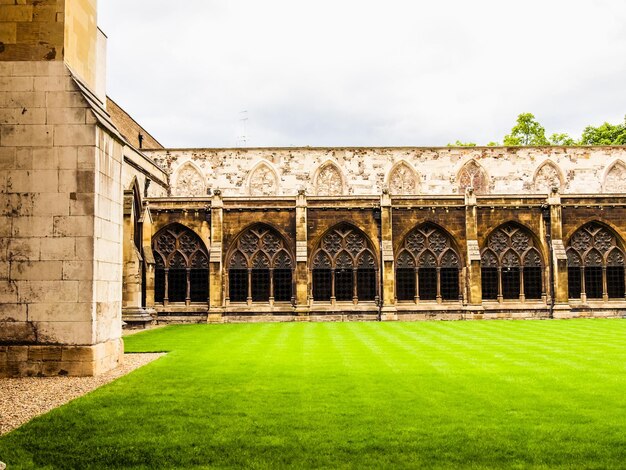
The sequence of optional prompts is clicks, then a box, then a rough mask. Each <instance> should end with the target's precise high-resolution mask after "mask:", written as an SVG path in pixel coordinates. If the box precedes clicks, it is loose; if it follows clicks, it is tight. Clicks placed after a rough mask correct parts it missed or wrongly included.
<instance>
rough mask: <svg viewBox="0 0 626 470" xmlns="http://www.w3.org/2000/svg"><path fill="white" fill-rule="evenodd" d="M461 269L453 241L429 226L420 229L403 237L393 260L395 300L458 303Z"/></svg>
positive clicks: (422, 226)
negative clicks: (451, 301)
mask: <svg viewBox="0 0 626 470" xmlns="http://www.w3.org/2000/svg"><path fill="white" fill-rule="evenodd" d="M461 267H462V263H461V257H460V255H459V251H458V249H457V247H456V244H455V243H454V240H453V238H452V237H451V236H450V235H449V234H448V233H447V232H446V231H445V230H443V229H442V228H440V227H438V226H436V225H434V224H432V223H430V222H428V223H425V224H423V225H420V226H418V227H416V228H414V229H413V230H411V231H410V232H409V233H408V234H407V235H406V237H405V238H404V240H403V242H402V245H401V246H400V248H399V250H398V254H397V256H396V282H397V287H396V297H397V299H398V300H400V301H403V300H413V301H415V302H418V301H419V300H420V299H422V300H437V301H439V302H440V301H442V300H455V301H458V300H459V299H460V298H462V295H461V286H460V276H459V270H460V268H461Z"/></svg>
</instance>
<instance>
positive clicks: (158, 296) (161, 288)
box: [154, 268, 165, 302]
mask: <svg viewBox="0 0 626 470" xmlns="http://www.w3.org/2000/svg"><path fill="white" fill-rule="evenodd" d="M164 297H165V270H164V269H163V268H156V269H155V270H154V301H155V302H163V300H164Z"/></svg>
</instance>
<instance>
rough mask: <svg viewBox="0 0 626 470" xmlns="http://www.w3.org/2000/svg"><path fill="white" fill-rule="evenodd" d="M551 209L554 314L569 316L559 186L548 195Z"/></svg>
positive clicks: (560, 316)
mask: <svg viewBox="0 0 626 470" xmlns="http://www.w3.org/2000/svg"><path fill="white" fill-rule="evenodd" d="M548 206H549V210H550V240H551V245H552V253H550V256H551V257H552V269H553V274H552V277H553V285H552V287H551V289H553V290H554V292H551V294H550V295H551V297H552V302H553V304H554V307H553V316H554V317H555V318H567V317H569V316H571V308H570V306H569V301H568V286H567V255H566V253H565V246H564V244H563V222H562V216H561V196H560V194H559V191H558V188H556V187H555V188H552V191H551V193H550V195H549V196H548ZM547 276H548V279H547V282H550V271H549V270H547Z"/></svg>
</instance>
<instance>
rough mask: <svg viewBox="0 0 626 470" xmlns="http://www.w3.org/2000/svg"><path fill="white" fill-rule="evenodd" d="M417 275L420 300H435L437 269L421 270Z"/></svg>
mask: <svg viewBox="0 0 626 470" xmlns="http://www.w3.org/2000/svg"><path fill="white" fill-rule="evenodd" d="M418 275H419V293H420V299H421V300H435V299H436V298H437V269H436V268H421V269H420V270H419V271H418Z"/></svg>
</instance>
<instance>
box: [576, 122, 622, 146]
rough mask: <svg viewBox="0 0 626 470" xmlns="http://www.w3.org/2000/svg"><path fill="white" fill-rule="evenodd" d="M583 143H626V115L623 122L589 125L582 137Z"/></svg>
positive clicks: (581, 141)
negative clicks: (596, 125)
mask: <svg viewBox="0 0 626 470" xmlns="http://www.w3.org/2000/svg"><path fill="white" fill-rule="evenodd" d="M580 143H581V145H626V117H624V122H623V123H621V124H615V125H613V124H610V123H608V122H605V123H604V124H602V125H600V126H598V127H593V126H587V127H585V130H584V131H583V135H582V137H581V138H580Z"/></svg>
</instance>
